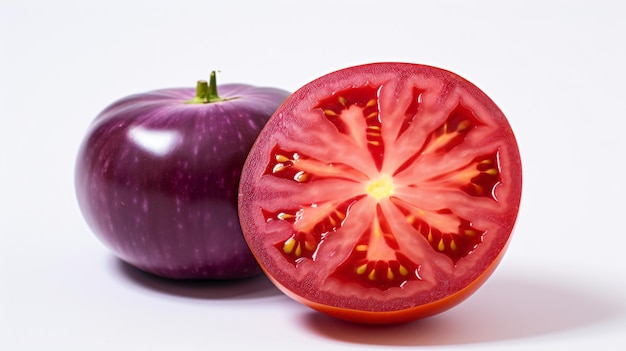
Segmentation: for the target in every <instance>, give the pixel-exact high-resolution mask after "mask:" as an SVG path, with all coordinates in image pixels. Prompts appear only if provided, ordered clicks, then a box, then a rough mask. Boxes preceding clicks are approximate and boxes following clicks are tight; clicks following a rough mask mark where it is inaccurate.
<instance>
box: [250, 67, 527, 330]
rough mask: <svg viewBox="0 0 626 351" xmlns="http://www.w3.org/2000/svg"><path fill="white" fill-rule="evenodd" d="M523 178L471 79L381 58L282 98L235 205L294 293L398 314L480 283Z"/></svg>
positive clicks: (505, 235)
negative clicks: (386, 61) (281, 102)
mask: <svg viewBox="0 0 626 351" xmlns="http://www.w3.org/2000/svg"><path fill="white" fill-rule="evenodd" d="M521 181H522V177H521V162H520V155H519V151H518V148H517V144H516V141H515V137H514V135H513V131H512V130H511V128H510V125H509V124H508V121H507V120H506V118H505V116H504V115H503V114H502V112H501V111H500V110H499V109H498V107H497V106H496V105H495V103H493V101H491V100H490V99H489V98H488V97H487V96H486V95H485V94H484V93H483V92H482V91H480V90H479V89H478V88H477V87H476V86H474V85H473V84H471V83H469V82H468V81H466V80H464V79H463V78H461V77H459V76H457V75H456V74H454V73H451V72H448V71H445V70H442V69H438V68H435V67H430V66H423V65H417V64H408V63H376V64H369V65H363V66H356V67H351V68H347V69H344V70H340V71H337V72H333V73H331V74H328V75H326V76H324V77H321V78H318V79H317V80H315V81H313V82H311V83H309V84H307V85H306V86H304V87H303V88H301V89H299V90H298V91H296V92H295V93H294V94H293V95H292V96H291V97H289V98H288V99H287V100H286V101H285V103H284V104H283V105H282V106H281V107H280V108H279V109H278V110H277V111H276V113H275V114H274V116H273V117H272V118H271V119H270V121H269V122H268V124H267V125H266V126H265V128H264V130H263V131H262V132H261V134H260V136H259V138H258V139H257V141H256V143H255V145H254V146H253V148H252V150H251V152H250V154H249V156H248V160H247V161H246V164H245V165H244V170H243V172H242V178H241V183H240V195H239V197H240V199H239V212H240V220H241V223H242V229H243V232H244V236H245V237H246V240H247V241H248V244H249V245H250V248H251V250H252V252H253V253H254V254H255V256H256V258H257V260H258V261H259V263H260V264H261V266H262V267H263V269H264V270H265V272H266V273H267V274H268V276H269V277H270V278H271V279H272V280H273V281H274V282H275V283H276V284H277V286H279V287H280V288H281V289H282V290H283V291H285V292H286V293H287V294H288V295H289V296H291V297H293V298H295V299H296V300H298V301H300V302H303V303H305V304H307V305H308V306H310V307H313V308H315V309H317V310H320V311H322V312H324V313H328V314H331V315H333V316H336V317H339V318H343V319H347V320H353V321H358V322H365V323H393V322H400V321H407V320H411V319H415V318H421V317H425V316H428V315H431V314H434V313H438V312H441V311H442V310H445V309H447V308H450V307H452V306H454V305H455V304H457V303H458V302H460V301H461V300H462V299H464V298H465V297H467V296H468V295H469V294H471V293H472V292H473V291H474V290H475V289H476V288H477V287H478V286H480V284H482V282H483V281H484V280H485V279H486V278H487V277H488V276H489V274H490V273H491V272H492V271H493V269H495V266H496V265H497V263H498V261H499V259H500V258H501V255H502V254H503V252H504V250H505V247H506V245H507V243H508V241H509V238H510V234H511V232H512V230H513V226H514V223H515V220H516V217H517V212H518V208H519V202H520V197H521V186H522V182H521ZM381 315H384V316H385V317H384V318H379V317H380V316H381Z"/></svg>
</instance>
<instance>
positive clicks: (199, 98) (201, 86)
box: [186, 71, 236, 104]
mask: <svg viewBox="0 0 626 351" xmlns="http://www.w3.org/2000/svg"><path fill="white" fill-rule="evenodd" d="M232 99H236V97H232V98H227V99H223V98H221V97H220V96H219V94H218V93H217V78H216V75H215V71H211V76H210V78H209V81H208V82H207V81H206V80H199V81H198V83H197V84H196V96H194V97H193V99H191V100H188V101H186V102H187V103H188V104H208V103H212V102H221V101H228V100H232Z"/></svg>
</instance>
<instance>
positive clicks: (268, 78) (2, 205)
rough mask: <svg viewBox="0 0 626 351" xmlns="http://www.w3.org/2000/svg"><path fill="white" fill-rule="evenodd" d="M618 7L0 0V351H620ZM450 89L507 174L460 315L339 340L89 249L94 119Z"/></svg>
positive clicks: (262, 300)
mask: <svg viewBox="0 0 626 351" xmlns="http://www.w3.org/2000/svg"><path fill="white" fill-rule="evenodd" d="M622 7H623V5H621V4H620V3H619V2H617V1H598V0H593V1H516V2H512V1H509V2H505V1H393V0H385V1H369V0H354V1H341V0H332V1H328V0H324V1H319V0H317V1H309V2H304V1H278V0H274V1H257V2H253V1H234V0H228V1H213V0H202V1H184V0H177V1H159V0H145V1H137V0H123V1H115V0H109V1H100V2H96V1H69V0H56V1H43V0H41V1H28V0H20V1H17V0H0V118H1V120H0V349H1V350H7V351H12V350H134V349H141V350H152V351H155V350H231V349H237V350H252V349H258V348H259V347H260V346H266V347H267V349H273V350H349V349H358V350H369V349H385V350H392V349H407V348H406V346H410V347H411V349H420V350H422V349H436V350H452V349H454V350H458V349H462V350H469V349H476V350H502V349H505V348H506V349H507V350H590V349H594V350H618V349H619V350H623V349H625V348H626V268H625V267H626V265H625V264H624V258H625V257H626V251H625V250H624V249H625V246H626V239H625V236H626V230H625V225H624V224H625V222H624V219H625V218H626V215H625V213H624V210H625V209H626V206H625V205H624V199H625V198H626V188H625V186H624V171H623V163H624V160H625V156H624V151H626V143H625V142H624V133H625V131H626V123H625V122H624V120H625V119H626V114H625V110H626V97H625V95H626V88H625V86H626V85H625V84H624V82H625V81H626V68H625V65H624V63H625V62H626V44H625V40H626V38H625V35H626V21H624V13H625V12H624V9H623V8H622ZM374 61H408V62H416V63H425V64H430V65H435V66H439V67H442V68H446V69H449V70H452V71H454V72H456V73H458V74H460V75H462V76H464V77H465V78H467V79H469V80H470V81H472V82H474V83H475V84H476V85H478V86H479V87H480V88H482V89H483V90H484V91H485V92H486V93H487V94H489V95H490V96H491V97H492V98H493V100H495V101H496V103H497V104H498V105H499V106H500V107H501V108H502V110H503V111H504V112H505V114H506V115H507V116H508V118H509V120H510V123H511V125H512V127H513V129H514V130H515V132H516V135H517V138H518V142H519V145H520V149H521V153H522V156H523V163H524V167H525V169H524V171H525V173H524V182H525V188H524V196H523V203H522V209H521V212H520V216H519V220H518V225H517V229H516V232H515V234H514V237H513V240H512V242H511V245H510V248H509V251H508V253H507V255H506V256H505V259H504V260H503V262H502V264H501V265H500V267H499V268H498V270H497V271H496V273H495V274H494V275H493V276H492V278H491V279H490V280H489V281H488V282H487V283H486V284H485V285H484V286H483V288H481V289H480V290H479V291H478V292H477V293H476V294H475V295H474V296H472V297H471V298H470V299H469V300H467V301H466V302H464V303H463V304H461V305H460V306H458V307H456V308H454V309H452V310H450V311H448V312H445V313H443V314H441V315H438V316H436V317H432V318H429V319H426V320H422V321H418V322H415V323H409V324H406V325H401V326H392V327H382V328H381V327H365V326H357V325H351V324H347V323H343V322H339V321H335V320H332V319H330V318H327V317H325V316H322V315H319V314H317V313H315V312H312V311H311V310H309V309H307V308H306V307H303V306H301V305H299V304H297V303H296V302H293V301H291V300H290V299H288V298H287V297H285V296H284V295H282V294H281V293H279V292H278V290H276V289H275V288H274V287H273V286H272V285H271V284H270V283H269V282H268V281H267V280H266V278H264V277H261V278H258V279H252V280H250V281H244V282H235V283H228V284H225V283H222V284H219V283H176V282H170V281H166V280H162V279H156V278H152V277H150V276H148V275H145V274H142V273H139V272H137V271H135V270H134V269H131V268H129V267H127V266H125V265H124V264H121V263H120V262H119V261H118V260H117V259H115V258H114V257H113V256H112V255H111V254H110V253H109V252H108V251H107V250H106V249H105V248H104V246H102V245H101V244H100V242H99V241H98V240H97V239H96V238H95V236H93V235H92V234H91V232H90V231H89V229H88V228H87V226H86V225H85V223H84V222H83V219H82V217H81V215H80V213H79V210H78V207H77V204H76V201H75V197H74V188H73V168H74V161H75V155H76V151H77V148H78V145H79V143H80V141H81V139H82V137H83V135H84V133H85V132H86V129H87V126H88V124H89V123H90V121H91V120H92V119H93V118H94V117H95V116H96V114H97V113H98V112H100V110H101V109H103V108H104V107H105V106H106V105H108V104H109V103H110V102H112V101H114V100H117V99H118V98H121V97H123V96H126V95H129V94H133V93H139V92H143V91H147V90H152V89H157V88H165V87H178V86H190V87H191V86H194V84H195V81H196V80H197V79H201V78H206V77H207V76H208V73H209V72H210V71H211V70H220V73H219V76H218V79H219V82H220V83H229V82H241V83H248V84H253V85H264V86H276V87H281V88H284V89H287V90H292V91H293V90H295V89H297V88H299V87H300V86H302V85H304V84H306V83H307V82H309V81H310V80H312V79H314V78H316V77H318V76H320V75H323V74H325V73H329V72H331V71H334V70H336V69H340V68H344V67H347V66H351V65H354V64H359V63H368V62H374Z"/></svg>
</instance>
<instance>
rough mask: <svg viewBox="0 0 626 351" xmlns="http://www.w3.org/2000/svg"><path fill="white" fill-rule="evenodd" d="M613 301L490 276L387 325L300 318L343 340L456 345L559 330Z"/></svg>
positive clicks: (598, 317)
mask: <svg viewBox="0 0 626 351" xmlns="http://www.w3.org/2000/svg"><path fill="white" fill-rule="evenodd" d="M619 313H621V311H618V310H616V307H615V304H612V303H611V302H610V301H606V300H605V299H603V298H601V297H600V296H592V295H590V294H589V293H588V292H581V291H576V289H575V287H571V286H563V285H558V284H557V283H556V282H554V283H553V282H550V281H536V280H530V279H527V280H523V279H522V280H513V279H512V278H507V277H501V276H499V277H497V278H496V277H494V278H493V280H492V281H489V282H488V284H486V285H485V286H483V287H482V288H481V289H480V290H479V291H478V292H477V293H475V294H474V295H473V296H472V297H470V298H469V299H468V300H467V301H465V302H463V303H462V304H460V305H459V306H457V307H455V308H453V309H451V310H449V311H447V312H444V313H442V314H440V315H437V316H433V317H430V318H426V319H423V320H418V321H415V322H411V323H406V324H400V325H391V326H369V325H359V324H353V323H349V322H344V321H341V320H336V319H334V318H331V317H328V316H325V315H322V314H320V313H316V312H313V311H311V312H308V313H307V314H306V315H304V318H303V323H304V324H305V326H308V327H309V328H310V329H311V330H312V331H313V332H315V333H316V334H319V335H322V336H324V337H327V338H330V339H335V340H340V341H343V342H351V343H359V344H373V345H389V346H394V345H395V346H400V345H404V346H419V345H423V346H433V345H459V344H472V343H485V342H495V341H502V340H511V339H521V338H529V337H535V336H540V335H545V334H551V333H558V332H565V331H568V330H572V329H576V328H581V327H585V326H589V325H593V324H597V323H601V322H603V321H606V320H609V319H611V318H613V317H615V316H616V315H617V314H619Z"/></svg>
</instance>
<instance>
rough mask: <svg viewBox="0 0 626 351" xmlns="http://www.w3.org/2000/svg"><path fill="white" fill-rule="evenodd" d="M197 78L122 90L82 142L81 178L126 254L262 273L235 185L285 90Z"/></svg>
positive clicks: (191, 270)
mask: <svg viewBox="0 0 626 351" xmlns="http://www.w3.org/2000/svg"><path fill="white" fill-rule="evenodd" d="M217 90H218V87H217V85H216V84H215V72H212V73H211V79H210V81H209V83H207V82H206V81H199V82H198V85H197V87H196V89H195V90H194V89H193V88H177V89H163V90H156V91H152V92H147V93H143V94H137V95H133V96H129V97H126V98H123V99H121V100H119V101H117V102H115V103H113V104H112V105H110V106H108V107H107V108H106V109H104V111H102V112H101V113H100V114H99V115H98V116H97V117H96V118H95V120H94V121H93V123H92V124H91V126H90V128H89V130H88V133H87V135H86V137H85V139H84V141H83V143H82V145H81V147H80V150H79V153H78V157H77V161H76V170H75V171H76V174H75V186H76V194H77V198H78V203H79V206H80V208H81V211H82V213H83V215H84V217H85V220H86V222H87V224H88V225H89V226H90V228H91V229H92V231H93V232H94V233H95V235H96V236H97V237H98V238H99V239H100V240H101V241H102V242H103V243H104V244H105V245H106V246H107V247H108V248H109V249H110V250H111V251H113V252H114V253H115V254H116V255H117V256H118V257H119V258H121V259H122V260H123V261H125V262H127V263H129V264H131V265H133V266H135V267H137V268H139V269H141V270H144V271H147V272H151V273H153V274H156V275H160V276H164V277H169V278H177V279H235V278H244V277H249V276H254V275H256V274H259V273H260V272H261V270H260V268H259V266H258V264H257V262H256V260H255V259H254V257H253V255H252V253H251V252H250V249H249V248H248V246H247V244H246V241H245V239H244V237H243V235H242V233H241V228H240V225H239V221H238V216H237V188H238V184H239V177H240V174H241V169H242V167H243V163H244V161H245V159H246V156H247V155H248V152H249V150H250V148H251V147H252V144H253V142H254V140H255V139H256V137H257V135H258V134H259V132H260V131H261V129H262V127H263V126H264V125H265V123H266V122H267V120H268V119H269V117H270V116H271V115H272V113H273V112H274V111H275V110H276V109H277V108H278V106H279V105H280V104H281V103H282V102H283V100H284V99H285V98H286V97H287V96H288V95H289V93H288V92H287V91H284V90H281V89H276V88H263V87H253V86H249V85H243V84H224V85H220V86H219V93H220V95H219V96H218V94H217Z"/></svg>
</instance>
